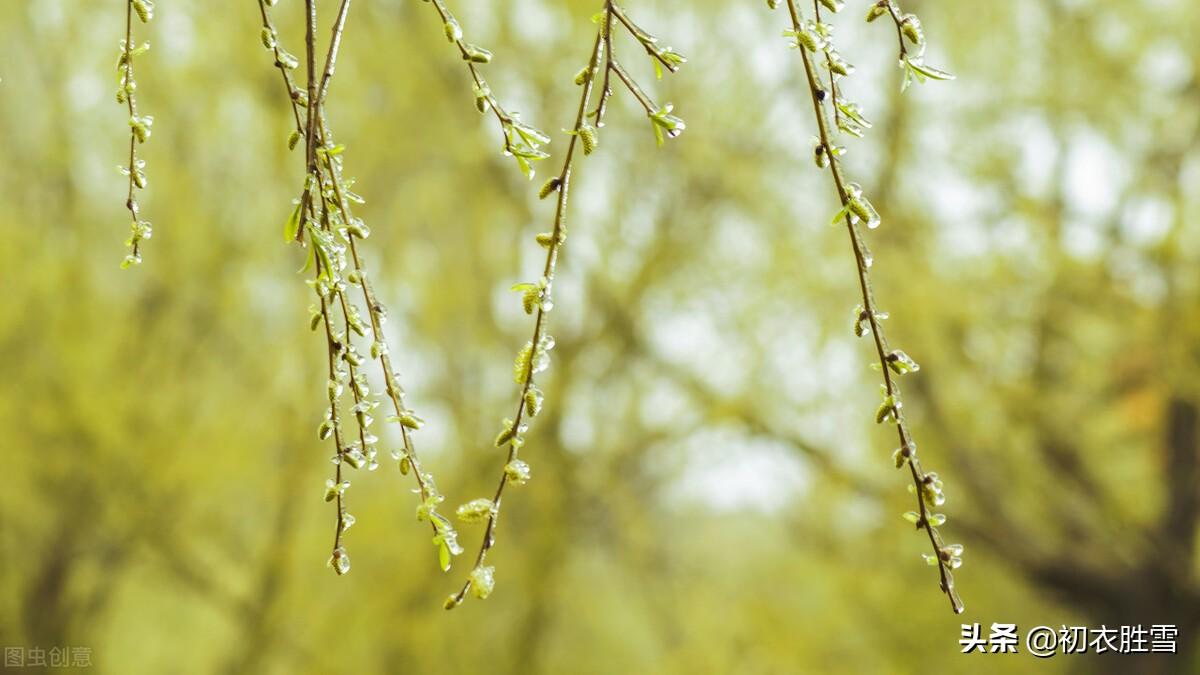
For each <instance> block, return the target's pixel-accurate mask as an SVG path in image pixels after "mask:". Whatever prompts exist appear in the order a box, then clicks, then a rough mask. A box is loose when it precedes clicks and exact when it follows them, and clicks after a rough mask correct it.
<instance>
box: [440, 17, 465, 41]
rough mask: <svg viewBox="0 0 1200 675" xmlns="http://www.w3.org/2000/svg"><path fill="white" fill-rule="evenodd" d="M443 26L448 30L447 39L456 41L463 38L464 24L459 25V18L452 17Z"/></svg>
mask: <svg viewBox="0 0 1200 675" xmlns="http://www.w3.org/2000/svg"><path fill="white" fill-rule="evenodd" d="M442 28H443V29H444V30H445V31H446V40H448V41H450V42H454V41H456V40H461V39H462V35H463V33H462V26H460V25H458V19H455V18H454V17H450V18H449V19H447V20H446V23H445V25H444V26H442Z"/></svg>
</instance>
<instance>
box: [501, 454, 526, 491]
mask: <svg viewBox="0 0 1200 675" xmlns="http://www.w3.org/2000/svg"><path fill="white" fill-rule="evenodd" d="M504 475H505V477H507V478H508V482H510V483H512V484H514V485H524V484H525V483H528V482H529V465H528V464H526V463H525V462H524V461H522V460H519V459H514V460H513V461H511V462H509V463H508V464H505V465H504Z"/></svg>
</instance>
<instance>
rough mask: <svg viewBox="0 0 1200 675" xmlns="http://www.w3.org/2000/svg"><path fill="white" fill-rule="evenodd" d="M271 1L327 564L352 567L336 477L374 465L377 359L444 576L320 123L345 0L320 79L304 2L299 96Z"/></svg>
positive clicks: (448, 552) (337, 165)
mask: <svg viewBox="0 0 1200 675" xmlns="http://www.w3.org/2000/svg"><path fill="white" fill-rule="evenodd" d="M273 4H274V2H272V1H270V0H259V10H260V13H261V16H262V24H263V26H262V42H263V46H264V47H266V48H267V49H268V50H270V51H271V53H272V55H273V56H274V58H275V66H276V68H278V70H279V72H280V74H281V77H282V79H283V83H284V86H285V88H286V89H287V91H288V96H289V99H290V100H291V107H292V115H293V119H294V121H295V124H296V126H295V128H294V129H293V130H292V132H291V134H290V136H289V138H288V147H289V148H295V147H296V146H297V145H298V144H299V141H300V139H302V138H303V139H304V141H305V164H306V167H307V173H306V176H305V182H304V188H303V191H302V193H301V196H300V198H299V199H298V200H296V204H295V208H294V209H293V211H292V215H291V217H290V218H289V219H288V222H287V225H286V226H285V232H284V238H285V240H286V241H297V242H300V243H301V244H302V245H304V246H306V247H307V249H308V261H307V263H306V265H305V267H304V270H303V271H305V272H312V273H313V275H314V276H313V278H312V279H310V280H309V282H308V283H309V284H310V286H312V288H313V289H314V291H315V292H316V294H317V299H318V302H317V304H315V305H313V306H312V307H311V308H310V312H311V317H310V326H311V327H312V329H313V330H317V329H322V332H323V333H324V334H325V343H326V355H327V372H328V378H329V379H328V384H327V392H326V393H327V398H328V402H329V407H328V408H327V410H326V416H325V420H324V421H323V422H322V423H321V424H320V426H319V428H318V431H317V435H318V437H319V438H320V439H321V440H328V439H330V438H332V439H333V442H334V447H335V454H334V456H333V460H332V461H333V463H334V477H333V478H332V479H330V480H328V481H326V490H325V500H326V501H331V502H335V503H336V506H337V516H338V518H337V526H336V529H335V534H334V542H333V553H332V555H331V556H330V559H329V563H330V566H331V567H333V569H334V571H336V572H337V573H338V574H345V573H346V572H348V571H349V570H350V557H349V555H348V554H347V552H346V549H345V547H344V546H343V534H344V533H345V531H346V530H347V529H349V528H350V526H351V525H353V524H354V516H352V515H351V514H349V513H348V512H347V511H346V505H345V501H346V491H347V489H348V488H349V487H350V482H349V481H348V480H345V478H344V475H343V474H344V468H345V467H347V466H349V467H350V468H353V469H360V468H363V467H366V468H367V470H368V471H374V470H375V469H376V468H377V467H378V461H377V454H378V451H377V445H378V442H379V439H378V438H377V437H376V436H375V435H374V434H373V433H371V431H370V427H371V426H372V424H373V423H374V416H373V415H372V411H374V410H375V409H376V408H377V407H378V406H379V402H378V401H377V400H375V398H374V397H373V394H372V392H371V390H370V386H369V384H368V382H367V375H366V373H365V372H364V369H365V368H366V367H367V364H368V362H369V361H372V362H378V364H379V367H380V370H381V371H382V377H383V382H384V392H383V394H384V396H385V397H386V398H387V399H388V403H389V404H390V405H389V408H390V412H391V413H392V414H391V415H389V416H388V418H387V421H388V422H392V423H395V424H397V425H398V427H399V429H400V436H401V441H402V448H401V449H396V450H393V451H392V457H393V458H394V459H396V460H397V461H398V463H399V467H400V471H401V473H403V474H406V475H407V474H408V473H412V474H413V476H414V479H415V481H416V484H417V489H416V492H417V493H418V495H419V497H420V504H419V506H418V508H417V517H418V519H420V520H426V521H429V523H430V527H431V529H432V531H433V534H434V537H433V543H434V545H435V547H436V548H437V552H438V561H439V565H440V566H441V568H442V569H443V570H448V569H449V568H450V561H451V557H452V556H453V555H457V554H459V553H461V552H462V548H461V547H460V546H459V545H458V535H457V533H456V532H455V530H454V527H453V525H452V524H451V522H450V520H449V519H448V518H446V517H445V516H442V515H441V514H439V513H438V512H437V508H438V505H439V504H441V502H442V501H444V498H443V497H442V495H441V494H440V493H439V492H438V490H437V486H436V485H435V483H434V480H433V476H432V475H431V474H430V473H428V472H426V471H424V470H423V469H422V468H421V465H420V461H419V458H418V456H417V451H416V447H415V444H414V443H413V439H412V433H413V432H414V431H416V430H418V429H420V428H421V426H422V424H423V421H422V420H421V418H420V417H419V416H418V415H417V414H416V413H415V412H414V411H412V410H410V409H409V408H408V407H407V406H406V405H405V402H404V390H403V388H402V387H401V386H400V381H399V378H400V376H399V373H397V372H396V370H395V368H394V366H393V364H392V360H391V353H390V350H389V348H388V343H387V339H386V337H385V336H384V332H383V324H384V322H385V321H386V320H387V312H386V309H385V308H384V306H383V304H382V303H380V302H379V300H378V298H377V297H376V295H375V291H374V289H373V287H372V286H371V282H370V278H369V275H368V273H367V268H366V265H365V263H364V261H363V256H362V254H361V253H360V251H359V246H360V241H361V240H363V239H366V238H367V237H368V236H369V235H370V230H369V229H368V228H367V226H366V224H365V223H364V222H363V221H362V219H361V218H358V217H356V216H355V215H354V214H353V212H352V208H353V207H352V206H351V204H359V205H361V204H363V203H364V200H363V199H362V197H360V196H359V195H357V194H355V193H354V192H352V191H351V189H350V188H351V187H352V186H353V180H351V179H346V178H345V177H344V176H343V153H344V152H345V146H343V145H340V144H334V143H333V141H332V137H333V136H332V132H331V131H330V129H329V127H328V125H327V123H326V119H325V109H324V106H325V102H326V97H327V94H328V91H329V85H330V81H331V80H332V78H333V74H334V70H335V68H336V65H337V56H338V51H339V49H340V46H341V40H342V35H343V31H344V28H345V24H346V18H347V15H348V13H349V9H350V0H341V4H340V5H339V7H338V13H337V17H336V18H335V20H334V25H333V28H332V31H331V37H330V42H329V50H328V52H327V54H326V57H325V64H324V68H323V69H322V70H321V71H320V73H318V71H317V69H316V2H315V0H306V2H305V9H306V11H307V16H308V20H307V30H306V35H305V60H306V64H307V68H306V74H307V81H306V90H302V89H300V88H299V87H298V86H297V85H296V84H295V83H294V81H293V79H292V72H293V71H294V70H296V69H298V68H299V66H300V61H299V59H297V58H296V57H295V56H293V55H292V54H290V53H289V52H287V51H286V50H285V49H284V48H283V47H282V46H281V45H280V44H279V36H278V32H277V31H276V29H275V26H274V22H273V20H272V17H271V12H270V7H271V6H272V5H273ZM302 110H303V111H304V112H301V111H302ZM354 287H357V288H358V289H359V291H360V292H361V296H362V300H363V303H364V304H365V305H366V307H367V318H366V319H365V320H364V318H363V316H362V313H361V312H360V310H359V308H358V306H357V305H355V304H354V301H353V299H352V298H351V297H350V294H351V292H352V291H351V289H352V288H354ZM355 335H357V336H358V337H359V338H360V339H369V340H370V348H369V359H368V358H364V357H363V356H362V355H361V354H360V353H359V351H358V348H357V347H356V346H355V344H354V340H355V338H354V336H355ZM347 386H348V387H349V389H350V393H351V399H352V401H353V403H352V404H351V405H349V406H348V407H349V413H350V415H351V416H352V417H353V419H354V429H353V432H350V433H348V432H347V431H346V430H345V429H344V422H343V418H344V416H345V413H346V411H344V410H343V409H342V405H343V404H342V394H343V392H344V390H345V388H346V387H347ZM351 434H352V435H351ZM351 438H353V439H354V440H350V439H351Z"/></svg>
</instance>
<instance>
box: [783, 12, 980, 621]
mask: <svg viewBox="0 0 1200 675" xmlns="http://www.w3.org/2000/svg"><path fill="white" fill-rule="evenodd" d="M786 1H787V7H788V13H789V15H790V18H791V24H792V29H791V30H789V31H786V32H785V33H784V35H785V36H786V37H788V38H790V39H791V40H792V44H791V46H793V47H795V48H796V49H797V50H798V51H799V52H800V58H801V60H802V61H803V63H804V74H805V77H806V78H807V80H808V88H809V94H810V97H811V99H812V104H813V111H814V113H815V115H816V119H817V132H818V138H816V139H815V140H814V148H813V160H814V161H815V162H816V164H817V166H818V167H819V168H822V169H825V168H828V169H829V172H830V175H831V176H832V177H833V182H834V187H835V188H836V189H837V193H838V199H839V200H840V202H841V206H842V208H841V210H839V211H838V212H837V215H835V216H834V218H833V223H834V224H838V223H840V222H844V223H845V225H846V230H847V232H848V233H849V235H850V245H851V248H852V249H853V251H854V258H855V262H856V268H857V272H858V282H859V289H860V291H861V295H862V303H861V304H860V305H859V306H858V307H856V308H855V310H854V334H855V335H857V336H859V337H863V336H865V335H867V334H868V333H869V334H870V335H871V337H872V339H873V341H874V345H875V351H876V354H877V356H878V359H879V363H878V368H879V370H880V371H882V373H883V384H882V385H881V387H880V388H881V391H882V396H883V400H882V402H881V403H880V404H879V407H878V409H877V410H876V413H875V421H876V422H877V423H880V424H882V423H884V422H890V423H892V424H894V425H895V426H896V431H897V434H898V436H899V439H900V447H899V448H898V449H897V450H896V451H895V452H894V453H893V459H894V460H895V465H896V468H904V467H906V466H907V467H908V470H909V473H910V475H911V477H912V484H911V485H909V490H910V491H911V492H912V493H913V494H914V495H916V496H917V497H916V500H917V510H916V511H910V512H908V513H906V514H905V515H904V517H905V519H906V520H908V521H909V522H910V523H912V524H913V525H915V526H916V528H917V529H918V530H922V529H923V530H925V533H926V534H927V535H928V538H929V544H930V546H931V547H932V550H933V553H932V554H924V556H925V560H926V561H927V562H928V563H929V564H930V565H931V566H936V567H937V568H938V575H939V578H940V586H941V589H942V591H943V592H944V593H945V594H946V597H947V598H949V600H950V606H951V608H952V609H953V610H954V612H955V613H960V612H962V611H963V604H962V600H961V599H960V598H959V596H958V592H957V591H956V590H955V588H954V576H953V574H952V573H951V570H954V569H957V568H958V567H959V566H960V565H961V564H962V557H961V556H962V546H961V545H958V544H950V545H947V544H945V543H943V540H942V536H941V534H940V532H939V531H938V527H940V526H941V525H942V524H943V523H945V522H946V517H945V516H944V515H942V514H940V513H933V511H932V510H933V509H934V508H936V507H938V506H941V505H942V504H943V503H944V502H945V496H944V495H943V493H942V481H941V480H940V479H939V478H938V475H937V474H936V473H934V472H926V471H925V470H924V469H923V468H922V466H921V462H920V460H919V459H918V458H917V444H916V442H915V441H914V440H913V438H912V434H911V432H910V431H909V428H908V424H907V422H906V421H905V419H904V413H903V404H902V402H901V399H900V387H899V385H898V384H897V379H898V378H899V377H900V376H902V375H905V374H907V373H911V372H915V371H917V370H918V369H919V366H918V365H917V363H916V361H914V360H913V359H912V358H910V357H909V356H908V355H907V354H905V353H904V352H903V351H901V350H898V349H891V348H890V347H889V346H888V342H887V337H886V336H885V335H884V331H883V327H882V324H881V322H882V321H883V320H884V319H886V318H887V314H886V313H884V312H881V311H879V310H878V308H877V306H876V303H875V298H874V292H873V290H872V287H871V277H870V269H871V264H872V257H871V253H870V251H869V250H868V249H867V246H866V242H865V241H864V239H863V232H862V230H861V226H862V225H865V226H866V227H867V229H875V228H877V227H879V224H880V217H879V213H878V212H877V211H876V210H875V207H874V206H872V205H871V202H870V200H868V199H867V198H866V196H864V195H863V191H862V188H861V187H860V186H859V185H858V184H857V183H851V182H847V180H846V178H845V172H844V171H843V169H842V165H841V160H840V157H841V156H842V155H843V154H845V152H846V150H845V148H843V147H840V146H838V145H836V144H835V143H834V138H833V129H832V128H831V125H830V117H831V116H832V119H833V125H834V127H835V128H836V129H837V130H838V131H841V132H843V133H846V134H848V135H851V136H856V137H862V135H863V133H864V130H865V129H868V128H870V126H871V125H870V123H869V122H868V121H867V120H866V118H865V117H864V116H863V114H862V110H861V109H860V108H859V106H858V105H856V104H854V103H851V102H849V101H846V100H845V99H843V98H842V94H841V88H840V84H839V83H840V80H841V79H843V78H845V77H847V76H849V75H850V74H851V73H853V72H854V66H852V65H850V64H849V63H847V62H846V61H845V60H844V59H843V58H842V57H841V55H840V54H839V53H838V51H837V49H836V48H835V46H834V43H833V26H831V25H830V24H828V23H825V22H824V21H823V20H822V17H821V9H822V8H825V9H827V10H829V11H830V12H838V11H839V10H841V9H842V7H843V4H844V3H843V2H842V0H813V19H810V20H805V19H804V18H803V15H802V13H801V11H800V10H799V8H798V7H797V3H798V0H786ZM778 4H779V2H778V0H769V1H768V5H769V6H770V7H771V8H775V7H776V6H777V5H778ZM884 15H888V16H890V17H891V18H892V19H893V21H894V23H895V25H896V34H897V36H898V37H899V40H900V66H901V67H902V68H903V69H904V84H903V86H904V87H905V88H907V87H908V84H909V83H910V82H911V80H912V79H914V78H915V79H917V80H919V81H922V82H923V81H925V80H926V79H937V80H948V79H952V78H953V76H952V75H950V74H948V73H945V72H943V71H941V70H938V69H936V68H932V67H930V66H927V65H925V63H924V58H923V57H924V49H925V36H924V34H923V33H922V31H921V24H920V21H919V20H918V19H917V17H916V16H914V15H912V14H903V13H902V12H901V10H900V7H899V6H898V5H897V4H896V2H894V1H893V0H880V1H879V2H876V3H874V4H873V5H872V6H871V9H870V10H869V12H868V14H867V21H874V20H875V19H877V18H879V17H881V16H884ZM905 40H908V42H910V43H912V45H914V46H915V48H916V49H917V52H915V53H913V52H911V51H910V49H909V46H908V45H907V44H905ZM818 59H821V60H822V61H823V63H822V65H823V66H824V67H825V68H826V69H827V70H828V71H829V77H828V82H829V85H828V88H826V85H825V83H824V81H823V80H822V78H821V76H820V75H819V73H818V71H817V60H818ZM830 110H832V115H831V114H830Z"/></svg>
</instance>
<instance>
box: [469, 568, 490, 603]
mask: <svg viewBox="0 0 1200 675" xmlns="http://www.w3.org/2000/svg"><path fill="white" fill-rule="evenodd" d="M470 579H471V594H472V595H474V596H475V597H477V598H479V599H480V600H486V599H487V597H488V596H489V595H491V594H492V590H493V589H494V588H495V587H496V568H495V567H492V566H490V565H489V566H485V567H476V568H475V569H473V570H471V574H470Z"/></svg>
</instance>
